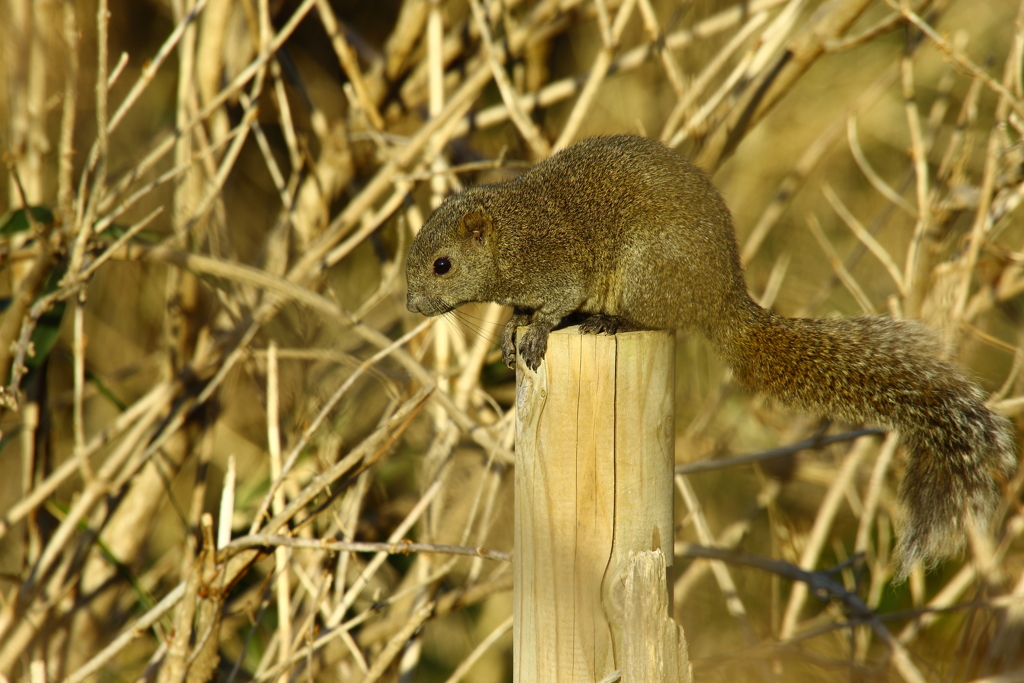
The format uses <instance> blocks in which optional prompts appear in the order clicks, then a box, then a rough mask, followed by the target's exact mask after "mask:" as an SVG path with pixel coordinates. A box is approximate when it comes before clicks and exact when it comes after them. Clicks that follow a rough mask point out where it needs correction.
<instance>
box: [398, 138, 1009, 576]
mask: <svg viewBox="0 0 1024 683" xmlns="http://www.w3.org/2000/svg"><path fill="white" fill-rule="evenodd" d="M406 277H407V279H408V285H409V289H408V300H407V306H408V308H409V310H410V311H412V312H414V313H421V314H424V315H427V316H436V315H441V314H443V313H447V312H449V311H452V310H453V309H455V308H456V307H458V306H460V305H462V304H465V303H469V302H491V301H493V302H497V303H499V304H503V305H506V306H511V307H512V309H513V314H512V317H511V319H510V320H509V321H508V324H507V325H506V326H505V329H504V334H503V337H502V343H501V348H502V357H503V360H504V361H505V364H506V365H508V366H509V367H511V366H512V365H514V363H515V362H516V353H517V350H518V359H519V360H520V361H521V362H523V363H525V364H526V365H527V366H529V367H530V368H531V369H534V370H536V369H537V368H538V367H539V365H540V363H541V361H542V359H543V358H544V354H545V351H546V349H547V340H548V334H549V333H550V332H551V330H552V329H554V328H555V327H556V326H557V325H558V324H559V323H560V322H562V320H563V319H564V318H566V317H568V316H570V315H573V316H575V317H580V318H582V323H581V324H580V332H581V333H605V334H614V333H615V332H616V331H620V330H621V331H625V330H637V329H679V328H681V329H684V330H688V331H696V332H698V333H700V334H701V335H703V336H704V337H705V338H706V339H707V340H708V342H710V344H711V346H712V347H713V349H714V350H715V351H716V352H717V354H718V355H719V356H721V357H722V358H723V359H724V360H725V361H726V362H727V363H728V364H729V366H730V367H731V368H732V369H733V372H734V377H735V379H736V380H737V381H738V383H739V384H740V385H742V386H743V387H745V388H748V389H750V390H754V391H757V392H761V393H764V394H766V395H768V396H769V397H772V398H774V399H776V400H778V401H780V402H781V403H783V404H787V405H789V406H793V407H797V408H802V409H807V410H809V411H811V412H814V411H820V412H821V413H824V414H826V415H828V416H831V417H837V418H842V419H844V420H847V421H850V422H868V423H875V424H878V425H880V426H883V427H886V428H889V429H894V430H898V432H899V434H900V435H901V440H902V444H903V446H904V449H905V452H906V456H907V467H906V473H905V475H904V477H903V480H902V481H901V483H900V487H899V502H900V504H899V509H898V515H897V518H898V527H899V528H900V533H899V540H898V542H897V547H896V551H895V557H894V560H895V570H894V575H895V579H896V580H897V581H902V580H903V579H905V578H906V576H907V574H908V572H909V571H910V569H911V568H912V567H913V566H914V564H915V563H917V562H922V563H923V564H924V565H925V566H926V567H930V566H932V565H934V564H936V563H937V562H938V560H939V559H941V558H943V557H947V556H949V555H952V554H954V553H956V552H958V551H960V550H962V549H963V546H964V541H965V538H966V535H967V534H966V531H967V525H968V524H973V525H975V528H976V529H978V530H980V531H981V532H982V533H985V532H987V530H988V527H989V522H990V520H991V519H992V517H993V516H994V514H995V512H996V508H997V506H998V504H999V502H1000V500H1001V498H1002V495H1001V485H1002V484H1003V483H1005V482H1006V481H1008V480H1009V479H1010V478H1011V477H1012V476H1013V473H1014V472H1015V470H1016V466H1017V454H1016V447H1015V439H1014V437H1013V436H1012V434H1011V429H1010V424H1009V421H1008V420H1007V419H1006V418H1005V417H1003V416H1001V415H998V414H996V413H995V412H993V411H992V410H991V409H990V408H989V407H988V406H986V405H985V402H984V396H983V394H982V392H981V390H980V389H978V387H976V386H975V385H974V384H973V383H972V382H970V381H969V380H968V379H966V378H965V376H964V374H963V373H962V372H961V371H960V370H959V369H958V367H957V366H956V365H955V364H954V363H953V362H951V361H949V360H946V359H945V358H943V357H942V345H941V344H940V343H939V342H938V341H937V340H936V337H935V335H934V333H933V332H932V331H931V330H929V329H928V328H927V327H925V326H924V325H922V324H920V323H917V322H913V321H908V320H897V319H893V318H889V317H885V316H859V317H846V318H842V317H841V318H821V319H803V318H787V317H783V316H781V315H777V314H775V313H773V312H771V311H769V310H766V309H764V308H762V307H761V306H759V305H758V304H757V303H755V302H754V301H753V300H752V299H751V298H750V296H749V294H748V293H747V287H746V283H745V282H744V278H743V272H742V268H741V266H740V259H739V252H738V248H737V245H736V237H735V231H734V228H733V224H732V218H731V216H730V213H729V209H728V208H727V206H726V204H725V200H724V199H723V198H722V196H721V195H720V194H719V192H718V190H717V189H716V188H715V187H714V185H713V184H712V182H711V180H710V178H709V177H708V176H707V174H705V173H704V171H702V170H701V169H699V168H698V167H697V166H695V165H693V164H692V163H690V162H689V161H687V160H686V159H684V158H683V157H682V156H681V155H679V154H678V153H676V152H675V151H673V150H671V149H669V148H667V147H665V146H664V145H662V144H661V143H659V142H656V141H653V140H649V139H647V138H643V137H640V136H635V135H618V136H611V137H600V138H593V139H589V140H584V141H582V142H579V143H577V144H575V145H573V146H571V147H569V148H566V149H564V150H562V151H561V152H559V153H557V154H555V155H553V156H552V157H550V158H548V159H547V160H545V161H542V162H540V163H538V164H537V165H535V166H533V167H532V168H531V169H530V170H529V171H527V172H526V173H524V174H522V175H521V176H519V177H518V178H515V179H514V180H510V181H508V182H504V183H499V184H494V185H483V186H479V187H473V188H470V189H467V190H465V191H464V192H462V193H460V194H457V195H454V196H452V197H450V198H448V199H447V200H446V201H445V202H444V203H442V204H441V206H439V207H438V208H437V210H436V211H434V213H433V214H432V215H431V216H430V218H429V219H428V220H427V221H426V223H425V224H424V225H423V227H422V229H421V230H420V231H419V233H418V235H417V236H416V238H415V239H414V240H413V244H412V246H411V249H410V252H409V256H408V261H407V264H406ZM519 327H524V328H525V331H524V333H523V334H522V335H521V336H522V338H521V339H518V340H517V338H516V335H517V329H518V328H519ZM517 341H518V347H517Z"/></svg>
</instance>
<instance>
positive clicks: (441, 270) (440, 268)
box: [434, 256, 452, 275]
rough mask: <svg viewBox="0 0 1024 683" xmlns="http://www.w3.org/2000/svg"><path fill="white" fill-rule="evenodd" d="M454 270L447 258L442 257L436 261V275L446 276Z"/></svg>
mask: <svg viewBox="0 0 1024 683" xmlns="http://www.w3.org/2000/svg"><path fill="white" fill-rule="evenodd" d="M451 269H452V262H451V261H450V260H448V257H447V256H442V257H440V258H438V259H437V260H436V261H434V275H444V274H445V273H447V272H448V271H449V270H451Z"/></svg>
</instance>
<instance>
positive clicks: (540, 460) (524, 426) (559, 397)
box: [513, 328, 675, 683]
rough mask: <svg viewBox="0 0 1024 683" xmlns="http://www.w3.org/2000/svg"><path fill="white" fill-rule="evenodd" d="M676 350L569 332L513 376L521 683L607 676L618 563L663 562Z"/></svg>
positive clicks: (634, 337) (670, 343) (660, 336)
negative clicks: (633, 554) (654, 554)
mask: <svg viewBox="0 0 1024 683" xmlns="http://www.w3.org/2000/svg"><path fill="white" fill-rule="evenodd" d="M674 339H675V338H674V335H673V334H672V333H671V332H628V333H621V334H618V335H614V336H604V335H580V334H579V332H578V330H577V329H576V328H569V329H567V330H561V331H558V332H554V333H552V334H551V337H550V340H549V342H548V350H547V356H546V358H545V360H544V362H543V363H542V364H541V366H540V368H538V370H537V372H532V371H530V370H529V369H527V368H524V367H523V366H522V364H518V366H517V367H518V369H517V371H516V473H515V558H514V572H515V579H514V603H515V605H514V627H513V642H514V671H515V675H514V679H515V680H516V681H517V682H519V683H535V682H536V683H555V682H557V683H562V682H565V683H570V682H571V683H577V682H579V683H584V682H585V683H594V682H596V681H600V680H601V679H602V678H603V677H604V676H605V675H606V674H608V673H610V672H612V671H614V670H615V669H616V668H618V667H617V665H616V659H617V658H618V657H621V653H620V654H619V655H616V652H617V648H621V622H622V607H623V605H622V601H623V582H624V580H625V572H626V570H627V566H628V561H629V552H630V551H637V552H639V551H650V550H659V549H663V551H664V553H665V556H666V557H667V558H668V562H671V558H672V533H673V527H672V524H673V516H672V500H673V489H672V468H673V464H674V453H673V445H674V406H673V398H674V393H673V392H674V389H673V387H674V382H673V375H674V359H675V343H674ZM667 572H668V573H671V566H669V567H668V568H667ZM668 585H671V582H669V584H668Z"/></svg>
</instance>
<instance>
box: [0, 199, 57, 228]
mask: <svg viewBox="0 0 1024 683" xmlns="http://www.w3.org/2000/svg"><path fill="white" fill-rule="evenodd" d="M31 210H32V217H33V218H35V219H36V223H46V224H50V223H53V221H54V216H53V212H52V211H50V210H49V209H47V208H46V207H45V206H33V207H31ZM31 227H32V224H31V223H30V222H29V220H28V214H27V212H26V211H25V209H18V210H17V211H8V212H7V213H6V214H4V216H3V217H2V218H0V235H13V234H14V233H17V232H22V231H24V230H28V229H29V228H31Z"/></svg>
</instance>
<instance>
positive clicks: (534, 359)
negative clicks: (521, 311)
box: [519, 327, 548, 370]
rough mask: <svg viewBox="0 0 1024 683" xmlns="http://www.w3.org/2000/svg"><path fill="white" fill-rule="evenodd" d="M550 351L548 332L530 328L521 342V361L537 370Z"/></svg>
mask: <svg viewBox="0 0 1024 683" xmlns="http://www.w3.org/2000/svg"><path fill="white" fill-rule="evenodd" d="M547 350H548V330H545V329H540V328H537V327H530V328H529V329H528V330H527V331H526V333H525V334H523V338H522V340H521V341H520V342H519V360H521V361H522V362H524V363H526V367H528V368H530V369H531V370H536V369H537V368H539V367H540V362H541V361H542V360H544V354H545V353H547Z"/></svg>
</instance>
